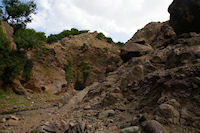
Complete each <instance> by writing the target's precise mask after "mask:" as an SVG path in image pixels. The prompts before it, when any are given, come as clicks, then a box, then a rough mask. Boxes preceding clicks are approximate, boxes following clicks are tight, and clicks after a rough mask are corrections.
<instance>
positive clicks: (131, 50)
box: [120, 42, 153, 62]
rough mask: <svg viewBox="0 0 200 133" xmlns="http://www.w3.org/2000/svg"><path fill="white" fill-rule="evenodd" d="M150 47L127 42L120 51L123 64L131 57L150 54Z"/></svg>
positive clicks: (151, 49)
mask: <svg viewBox="0 0 200 133" xmlns="http://www.w3.org/2000/svg"><path fill="white" fill-rule="evenodd" d="M152 51H153V48H152V47H151V46H150V45H142V44H138V43H133V42H128V43H127V44H126V45H125V46H124V47H123V48H122V49H121V53H120V56H121V58H122V60H123V61H124V62H127V61H129V60H130V59H131V58H132V57H140V56H143V55H146V54H147V53H149V52H152Z"/></svg>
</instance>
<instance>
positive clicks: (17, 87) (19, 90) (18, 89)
mask: <svg viewBox="0 0 200 133" xmlns="http://www.w3.org/2000/svg"><path fill="white" fill-rule="evenodd" d="M12 87H13V88H12V89H13V91H14V92H15V93H16V94H18V95H26V94H27V91H26V90H25V89H24V87H23V86H22V85H21V83H20V81H19V80H14V81H13V83H12Z"/></svg>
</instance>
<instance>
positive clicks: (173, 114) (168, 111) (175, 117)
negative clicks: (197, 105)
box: [159, 104, 180, 124]
mask: <svg viewBox="0 0 200 133" xmlns="http://www.w3.org/2000/svg"><path fill="white" fill-rule="evenodd" d="M159 112H160V113H161V115H162V116H163V117H165V118H166V119H167V120H168V121H169V122H171V123H174V124H177V123H179V119H180V114H179V112H178V111H177V110H176V109H175V108H174V107H173V106H171V105H169V104H161V105H160V106H159Z"/></svg>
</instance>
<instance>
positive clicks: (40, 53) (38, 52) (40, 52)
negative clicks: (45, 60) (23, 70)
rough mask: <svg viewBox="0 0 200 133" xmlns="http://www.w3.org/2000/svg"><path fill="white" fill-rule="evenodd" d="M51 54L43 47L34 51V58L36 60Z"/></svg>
mask: <svg viewBox="0 0 200 133" xmlns="http://www.w3.org/2000/svg"><path fill="white" fill-rule="evenodd" d="M49 52H50V51H49V49H47V48H43V47H41V48H38V49H36V50H34V56H35V57H36V58H39V57H41V56H43V55H47V54H49Z"/></svg>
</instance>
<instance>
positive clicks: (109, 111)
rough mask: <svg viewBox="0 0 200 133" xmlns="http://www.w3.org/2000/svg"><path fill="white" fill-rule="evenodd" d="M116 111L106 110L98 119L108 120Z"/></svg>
mask: <svg viewBox="0 0 200 133" xmlns="http://www.w3.org/2000/svg"><path fill="white" fill-rule="evenodd" d="M114 115H115V111H114V110H106V111H104V112H101V113H100V114H99V116H98V119H100V120H102V119H104V118H108V117H109V116H114Z"/></svg>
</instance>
